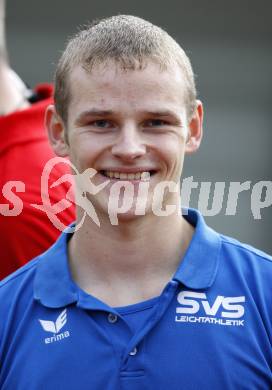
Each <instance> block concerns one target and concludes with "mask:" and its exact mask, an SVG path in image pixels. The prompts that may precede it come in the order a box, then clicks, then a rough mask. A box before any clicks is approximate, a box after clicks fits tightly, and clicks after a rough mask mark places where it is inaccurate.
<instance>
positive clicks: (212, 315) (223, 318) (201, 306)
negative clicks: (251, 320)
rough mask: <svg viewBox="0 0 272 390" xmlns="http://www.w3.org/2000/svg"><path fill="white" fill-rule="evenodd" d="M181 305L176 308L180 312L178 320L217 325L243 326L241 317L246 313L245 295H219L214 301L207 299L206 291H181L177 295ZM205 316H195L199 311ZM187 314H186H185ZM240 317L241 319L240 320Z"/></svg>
mask: <svg viewBox="0 0 272 390" xmlns="http://www.w3.org/2000/svg"><path fill="white" fill-rule="evenodd" d="M177 300H178V303H179V304H180V306H178V307H177V308H176V313H177V314H178V315H177V316H176V318H175V320H176V322H198V323H211V324H217V325H232V326H233V325H234V326H243V325H244V320H242V319H241V318H242V317H243V315H244V313H245V308H244V306H243V303H244V302H245V297H244V296H239V297H224V296H223V295H218V296H217V297H216V298H215V299H214V300H213V302H211V301H209V300H208V299H207V296H206V294H205V293H201V292H195V291H181V292H180V293H179V294H178V296H177ZM199 312H200V313H203V315H204V316H195V315H196V314H198V313H199ZM184 314H186V315H184ZM238 319H239V320H238Z"/></svg>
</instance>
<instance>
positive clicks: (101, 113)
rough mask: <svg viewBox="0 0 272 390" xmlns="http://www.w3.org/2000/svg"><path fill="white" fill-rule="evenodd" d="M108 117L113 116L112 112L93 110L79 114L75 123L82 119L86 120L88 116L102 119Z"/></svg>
mask: <svg viewBox="0 0 272 390" xmlns="http://www.w3.org/2000/svg"><path fill="white" fill-rule="evenodd" d="M109 115H113V111H111V110H99V109H96V108H93V109H91V110H86V111H83V112H81V113H80V114H79V115H78V117H77V118H76V123H80V122H81V121H82V120H83V119H85V118H88V117H89V116H90V117H91V116H96V117H104V116H109Z"/></svg>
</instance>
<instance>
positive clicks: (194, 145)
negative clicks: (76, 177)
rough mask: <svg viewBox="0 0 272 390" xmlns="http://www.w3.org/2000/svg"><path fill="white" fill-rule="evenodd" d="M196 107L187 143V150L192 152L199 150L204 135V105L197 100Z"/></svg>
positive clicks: (190, 123)
mask: <svg viewBox="0 0 272 390" xmlns="http://www.w3.org/2000/svg"><path fill="white" fill-rule="evenodd" d="M196 104H197V105H196V109H195V113H194V115H193V117H192V119H191V120H190V122H189V126H188V127H189V134H188V138H187V141H186V145H185V152H186V153H188V154H190V153H194V152H196V151H197V150H198V148H199V146H200V143H201V140H202V136H203V105H202V103H201V101H200V100H197V101H196Z"/></svg>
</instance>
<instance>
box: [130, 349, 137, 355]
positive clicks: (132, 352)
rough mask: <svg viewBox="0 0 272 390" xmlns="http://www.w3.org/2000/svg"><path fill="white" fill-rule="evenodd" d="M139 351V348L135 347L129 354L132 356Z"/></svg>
mask: <svg viewBox="0 0 272 390" xmlns="http://www.w3.org/2000/svg"><path fill="white" fill-rule="evenodd" d="M137 352H138V350H137V348H136V347H135V348H134V349H133V351H131V352H130V353H129V354H130V356H134V355H136V353H137Z"/></svg>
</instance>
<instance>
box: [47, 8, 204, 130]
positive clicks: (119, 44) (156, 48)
mask: <svg viewBox="0 0 272 390" xmlns="http://www.w3.org/2000/svg"><path fill="white" fill-rule="evenodd" d="M109 61H111V62H112V61H113V62H114V63H115V64H116V65H118V66H119V67H120V68H121V69H123V70H124V71H125V70H137V69H138V70H140V69H144V68H145V67H146V66H147V64H148V62H149V61H152V62H154V63H156V64H158V65H159V68H160V69H161V70H166V69H167V68H168V67H169V66H171V65H173V64H175V63H176V64H178V65H179V66H180V68H181V70H182V72H183V75H184V79H185V83H186V91H185V105H186V111H187V116H188V118H190V117H191V116H192V115H193V113H194V111H195V108H196V88H195V80H194V73H193V70H192V66H191V63H190V60H189V58H188V57H187V55H186V54H185V52H184V50H183V49H182V48H181V47H180V45H179V44H178V43H177V42H176V41H175V40H174V39H173V38H172V37H171V36H170V35H169V34H168V33H167V32H166V31H164V30H163V29H162V28H160V27H158V26H155V25H153V24H152V23H150V22H148V21H146V20H144V19H141V18H139V17H136V16H131V15H117V16H112V17H109V18H105V19H101V20H96V21H94V22H92V23H91V24H89V25H88V26H86V27H84V28H83V29H82V30H81V31H79V32H78V33H77V34H75V35H74V36H73V37H72V38H71V39H70V40H69V41H68V43H67V46H66V48H65V50H64V52H63V53H62V55H61V57H60V60H59V62H58V64H57V68H56V73H55V94H54V99H55V106H56V111H57V113H58V114H59V115H60V116H61V118H62V119H63V120H64V121H65V122H66V121H67V117H68V105H69V101H70V90H69V75H70V73H71V71H72V70H73V69H74V68H75V67H76V66H77V65H81V66H82V67H83V68H84V69H85V70H87V71H90V72H91V70H92V68H93V67H94V66H96V65H99V64H105V65H106V64H107V63H108V62H109Z"/></svg>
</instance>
